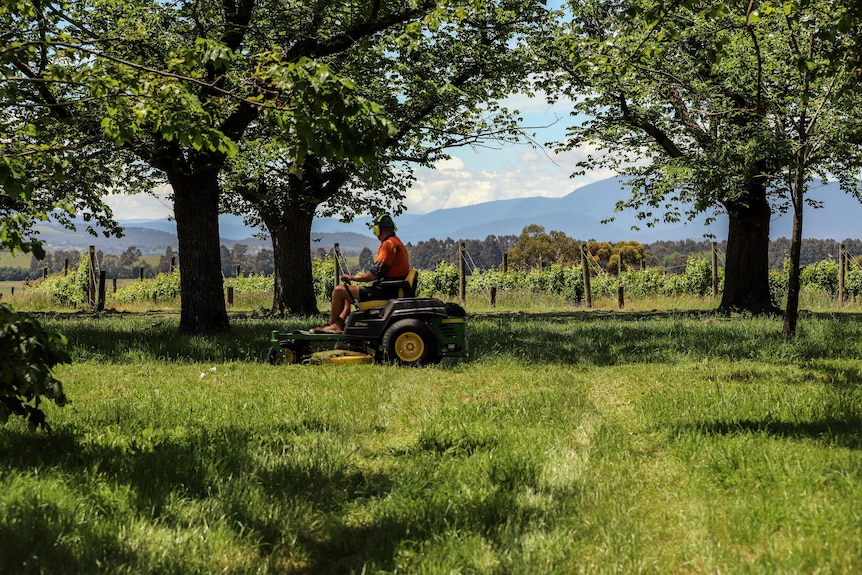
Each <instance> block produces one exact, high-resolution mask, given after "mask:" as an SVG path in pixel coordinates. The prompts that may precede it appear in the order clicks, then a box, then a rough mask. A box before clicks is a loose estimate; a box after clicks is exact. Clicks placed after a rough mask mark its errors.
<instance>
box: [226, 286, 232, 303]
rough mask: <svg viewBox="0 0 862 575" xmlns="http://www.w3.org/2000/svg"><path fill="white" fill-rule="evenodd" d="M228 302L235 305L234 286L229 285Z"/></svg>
mask: <svg viewBox="0 0 862 575" xmlns="http://www.w3.org/2000/svg"><path fill="white" fill-rule="evenodd" d="M227 304H228V305H233V286H227Z"/></svg>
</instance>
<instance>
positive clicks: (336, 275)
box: [332, 244, 341, 286]
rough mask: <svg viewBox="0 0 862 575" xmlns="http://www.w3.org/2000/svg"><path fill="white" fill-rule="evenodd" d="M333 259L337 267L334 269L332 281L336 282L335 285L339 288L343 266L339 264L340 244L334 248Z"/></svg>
mask: <svg viewBox="0 0 862 575" xmlns="http://www.w3.org/2000/svg"><path fill="white" fill-rule="evenodd" d="M332 259H333V260H334V262H335V265H334V266H333V267H332V279H333V280H334V281H335V283H334V284H333V285H335V286H337V285H338V284H340V283H341V269H340V267H341V266H340V265H339V264H338V244H335V245H333V246H332Z"/></svg>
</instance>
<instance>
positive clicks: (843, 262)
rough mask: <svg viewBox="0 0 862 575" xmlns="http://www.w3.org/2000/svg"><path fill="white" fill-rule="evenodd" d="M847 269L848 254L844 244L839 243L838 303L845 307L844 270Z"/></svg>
mask: <svg viewBox="0 0 862 575" xmlns="http://www.w3.org/2000/svg"><path fill="white" fill-rule="evenodd" d="M845 269H847V254H846V253H845V251H844V244H838V305H839V306H840V307H844V298H845V291H844V270H845Z"/></svg>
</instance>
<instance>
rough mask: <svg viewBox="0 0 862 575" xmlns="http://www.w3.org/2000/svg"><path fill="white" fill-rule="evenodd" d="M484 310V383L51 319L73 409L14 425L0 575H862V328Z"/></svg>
mask: <svg viewBox="0 0 862 575" xmlns="http://www.w3.org/2000/svg"><path fill="white" fill-rule="evenodd" d="M467 307H468V311H470V315H469V317H468V321H469V324H468V330H469V336H470V344H471V355H472V357H471V359H470V360H469V361H466V362H460V363H452V364H447V365H441V366H439V367H434V368H424V369H406V368H398V367H392V366H383V365H362V366H356V365H354V366H348V367H333V366H317V367H312V366H278V367H274V366H270V365H268V364H267V363H266V362H265V359H264V358H265V355H266V351H267V344H268V341H267V340H268V333H269V331H270V330H272V329H278V330H290V329H296V328H300V327H308V326H310V325H311V324H312V323H315V322H316V321H319V320H316V319H311V318H309V319H304V320H303V319H292V320H285V321H275V320H271V319H256V318H255V317H254V314H252V313H243V314H236V313H235V314H234V315H233V317H232V326H233V327H232V330H231V332H230V333H229V334H227V335H224V336H221V337H218V338H180V337H177V336H176V335H175V331H176V327H177V323H178V319H177V316H176V313H173V312H164V313H155V312H152V313H127V312H113V313H105V314H98V315H93V314H84V313H62V314H58V313H43V314H39V317H40V319H41V320H42V321H43V322H44V323H45V324H46V325H48V326H49V327H51V328H54V329H59V330H61V331H62V332H64V333H65V334H66V335H67V336H68V338H69V342H70V349H71V351H72V354H73V359H74V361H73V363H72V364H71V365H64V366H61V367H60V368H58V369H56V375H57V377H58V378H59V379H60V380H61V381H62V382H63V384H64V387H65V390H66V393H67V395H68V396H69V398H70V404H69V405H67V406H66V407H64V408H62V409H61V408H57V407H56V406H53V405H47V406H45V408H46V412H47V413H48V421H49V422H50V423H51V424H52V426H53V431H52V433H45V432H38V433H36V434H33V433H31V432H29V431H28V430H27V429H26V427H25V426H24V425H22V424H21V423H20V422H14V421H13V422H10V423H9V424H7V425H6V426H5V427H0V454H2V455H0V485H2V488H0V572H2V573H178V574H185V573H217V572H224V573H297V574H311V573H315V574H317V573H323V574H329V573H331V574H342V573H357V574H358V573H441V574H442V573H493V574H499V573H524V574H542V573H635V572H640V573H656V574H658V573H662V574H664V573H853V572H859V570H860V569H862V518H860V513H859V508H858V502H859V501H860V500H862V452H860V447H862V388H860V382H862V370H860V367H859V357H860V351H862V315H860V314H859V313H858V311H846V310H844V311H837V310H829V311H824V312H818V313H814V312H805V313H803V314H802V317H801V321H800V326H799V335H798V337H797V338H796V339H794V340H793V341H785V340H783V339H782V338H781V336H780V332H781V320H780V318H746V317H733V318H720V317H716V316H713V315H711V314H710V313H709V312H708V311H707V310H693V309H691V306H688V307H686V308H678V309H676V310H671V309H667V310H659V311H657V310H655V309H653V310H635V309H628V308H627V309H626V310H625V311H617V310H614V309H611V308H610V306H608V307H607V308H604V309H593V310H584V309H575V308H563V307H557V308H556V309H551V307H550V304H549V306H548V308H547V309H545V308H542V306H541V305H538V306H537V305H533V306H532V307H526V306H525V307H521V308H518V307H501V306H498V308H496V309H491V308H489V307H488V306H487V305H485V304H481V303H477V304H476V305H472V304H470V302H468V306H467ZM634 307H636V306H634ZM704 307H706V306H705V305H704ZM683 309H687V310H688V311H683Z"/></svg>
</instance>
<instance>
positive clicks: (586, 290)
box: [581, 244, 593, 308]
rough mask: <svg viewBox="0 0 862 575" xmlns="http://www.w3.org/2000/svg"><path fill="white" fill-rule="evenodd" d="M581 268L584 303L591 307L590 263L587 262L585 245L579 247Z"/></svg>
mask: <svg viewBox="0 0 862 575" xmlns="http://www.w3.org/2000/svg"><path fill="white" fill-rule="evenodd" d="M581 267H582V268H583V271H584V303H585V304H586V306H587V307H589V308H591V307H593V294H592V293H591V290H590V262H589V261H587V244H583V245H581Z"/></svg>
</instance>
